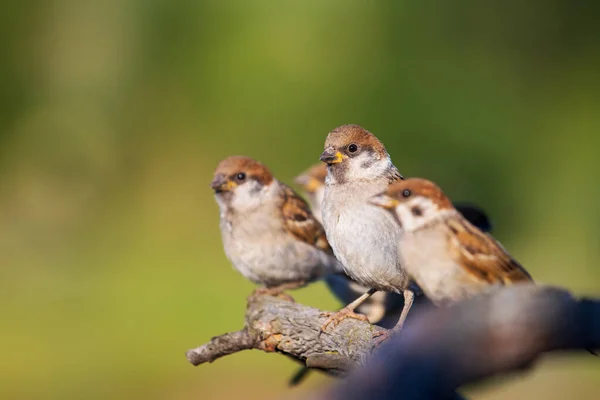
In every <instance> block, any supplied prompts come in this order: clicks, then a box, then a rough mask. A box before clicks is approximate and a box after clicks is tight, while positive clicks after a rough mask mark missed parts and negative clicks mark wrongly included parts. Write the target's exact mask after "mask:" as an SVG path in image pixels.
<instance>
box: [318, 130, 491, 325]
mask: <svg viewBox="0 0 600 400" xmlns="http://www.w3.org/2000/svg"><path fill="white" fill-rule="evenodd" d="M320 159H321V161H322V162H324V163H325V164H326V165H327V175H326V178H325V190H324V193H323V202H322V204H321V209H322V218H323V226H324V228H325V232H326V233H327V239H328V241H329V244H330V245H331V247H332V248H333V252H334V254H335V256H336V257H337V258H338V260H340V262H341V263H342V265H343V267H344V271H345V272H346V274H347V275H348V276H349V277H350V278H351V279H352V280H354V281H356V282H358V283H359V284H360V285H361V286H363V287H365V288H369V289H368V290H367V291H366V292H364V294H363V295H362V296H360V297H358V298H356V299H355V300H354V301H353V302H351V303H349V304H348V305H347V306H346V307H344V308H342V309H341V310H340V311H338V313H335V314H332V315H330V318H329V319H328V320H327V321H326V323H325V324H324V325H323V327H322V329H323V330H324V329H325V328H326V327H327V325H329V324H330V323H333V324H334V326H335V325H336V324H337V323H339V321H341V320H343V319H344V318H347V317H352V318H358V319H363V318H362V317H361V316H360V314H358V315H357V314H356V313H354V310H355V309H356V308H357V307H358V306H359V305H360V304H362V302H364V301H365V300H366V299H367V298H369V297H370V296H371V295H372V294H374V293H375V292H377V291H383V292H390V293H392V294H393V295H392V296H391V297H392V298H398V297H399V296H398V295H397V294H399V293H401V294H402V295H403V299H402V300H403V301H402V306H401V307H402V312H401V313H400V317H399V318H398V322H397V323H396V325H395V329H396V330H398V329H401V328H402V326H403V324H404V322H405V320H406V317H407V315H408V312H409V310H410V308H411V306H412V304H413V301H414V295H415V293H420V291H419V288H418V285H416V284H415V283H414V281H411V279H410V277H409V276H408V274H407V273H406V271H404V269H403V268H402V265H401V261H400V257H399V255H398V243H399V241H400V238H401V236H402V229H398V224H397V223H396V219H395V218H394V217H393V216H392V215H391V214H390V213H389V212H386V211H385V210H383V209H381V208H380V207H377V206H375V205H373V204H371V202H370V199H371V198H372V197H373V196H375V195H377V194H379V193H381V192H383V191H385V190H386V189H387V188H388V187H389V185H391V184H393V183H395V182H398V181H401V180H403V179H404V178H403V177H402V175H401V174H400V172H399V171H398V169H397V168H396V167H395V166H394V164H393V163H392V160H391V158H390V155H389V154H388V152H387V150H386V148H385V146H384V145H383V143H382V142H381V141H380V140H379V139H378V138H377V137H376V136H375V135H373V134H372V133H371V132H369V131H368V130H366V129H364V128H363V127H361V126H359V125H342V126H340V127H338V128H335V129H334V130H333V131H331V132H330V133H329V134H328V135H327V138H326V140H325V150H324V151H323V153H322V154H321V158H320ZM312 186H313V187H314V186H315V185H314V182H313V185H312ZM315 193H316V192H315ZM457 209H458V210H459V211H460V212H462V213H464V214H465V216H467V217H468V218H469V220H471V221H473V222H475V223H476V224H477V225H478V226H480V227H481V228H482V229H484V230H486V231H489V230H490V229H491V224H490V221H489V218H488V217H487V215H486V214H485V212H484V211H483V210H481V209H480V208H479V207H477V206H474V205H470V204H462V205H457ZM394 303H396V304H398V303H400V302H394Z"/></svg>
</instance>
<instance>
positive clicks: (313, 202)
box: [294, 162, 404, 324]
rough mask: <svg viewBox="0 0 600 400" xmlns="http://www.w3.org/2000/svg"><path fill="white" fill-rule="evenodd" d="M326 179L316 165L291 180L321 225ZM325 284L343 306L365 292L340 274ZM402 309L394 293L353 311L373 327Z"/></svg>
mask: <svg viewBox="0 0 600 400" xmlns="http://www.w3.org/2000/svg"><path fill="white" fill-rule="evenodd" d="M326 176H327V165H326V164H324V163H322V162H320V163H318V164H317V165H314V166H312V167H311V168H309V169H308V170H307V171H305V172H303V173H302V174H301V175H299V176H297V177H296V179H295V180H294V181H295V182H296V183H297V184H298V185H300V186H301V187H302V189H303V190H304V193H305V197H306V198H307V199H308V202H309V204H310V207H311V209H312V212H313V215H314V216H315V218H317V219H318V220H319V221H321V222H322V219H321V203H322V202H323V195H324V193H325V177H326ZM325 283H326V284H327V286H328V287H329V290H331V292H332V293H333V294H334V295H335V296H336V297H337V298H338V299H340V301H342V302H343V303H344V304H348V303H350V302H352V301H353V300H355V299H356V298H358V297H359V296H360V295H362V294H363V293H365V292H367V291H368V290H369V288H367V287H364V286H361V285H359V284H358V283H356V282H354V281H353V280H352V279H350V278H349V277H348V276H347V275H346V274H343V273H341V274H330V275H327V276H326V277H325ZM403 305H404V299H403V297H402V296H400V295H398V294H396V293H385V292H377V293H374V294H373V295H372V296H371V297H370V298H369V299H367V300H365V302H364V303H362V304H361V305H360V306H358V307H357V309H356V311H358V312H359V313H360V314H363V315H365V316H366V317H367V318H368V320H369V322H370V323H372V324H377V323H378V322H380V321H381V320H382V319H383V317H385V316H390V317H393V315H391V314H396V319H395V320H394V321H397V320H398V317H399V315H400V314H399V313H400V312H401V311H402V307H403ZM387 319H388V318H386V320H387ZM390 319H391V318H390Z"/></svg>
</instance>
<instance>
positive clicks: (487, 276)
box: [371, 178, 533, 306]
mask: <svg viewBox="0 0 600 400" xmlns="http://www.w3.org/2000/svg"><path fill="white" fill-rule="evenodd" d="M371 203H372V204H374V205H376V206H378V207H380V208H381V209H382V210H385V211H387V212H388V213H389V214H390V215H391V216H392V217H393V218H394V219H395V220H396V224H397V227H398V229H399V230H402V231H403V234H402V236H401V238H400V241H399V242H398V254H399V257H400V262H401V264H402V268H403V269H404V270H405V271H406V272H407V273H408V275H409V276H410V277H411V279H413V280H414V281H415V282H416V283H417V285H418V286H419V288H420V289H421V290H422V291H423V293H424V294H425V296H426V297H427V298H428V299H429V300H431V301H432V302H433V303H434V304H435V305H437V306H443V305H449V304H452V303H454V302H457V301H460V300H464V299H467V298H470V297H472V296H474V295H476V294H479V293H481V292H484V291H487V290H489V289H490V288H492V287H495V286H499V285H509V284H513V283H520V282H522V283H527V282H529V283H532V282H533V280H532V278H531V275H529V273H528V272H527V271H526V270H525V269H524V268H523V267H522V266H521V265H520V264H519V263H518V262H517V261H516V260H515V259H514V258H512V257H511V255H510V254H508V252H507V251H506V250H505V249H504V247H503V246H502V245H501V244H500V243H499V242H497V241H496V240H495V239H494V238H493V237H492V236H491V235H490V234H486V233H483V232H482V231H481V230H480V229H478V228H477V227H475V226H474V225H473V224H471V223H470V222H469V221H467V219H466V218H465V217H464V216H463V215H462V214H461V213H459V212H458V211H457V210H456V208H455V207H454V206H453V205H452V202H451V201H450V199H449V198H448V197H447V196H446V195H445V194H444V193H443V192H442V190H441V189H440V188H439V187H438V186H437V185H436V184H435V183H433V182H431V181H428V180H425V179H420V178H411V179H407V180H404V181H399V182H396V183H394V184H392V185H391V186H390V187H388V188H387V189H386V190H385V191H384V192H383V193H381V194H379V195H376V196H374V197H373V198H372V199H371Z"/></svg>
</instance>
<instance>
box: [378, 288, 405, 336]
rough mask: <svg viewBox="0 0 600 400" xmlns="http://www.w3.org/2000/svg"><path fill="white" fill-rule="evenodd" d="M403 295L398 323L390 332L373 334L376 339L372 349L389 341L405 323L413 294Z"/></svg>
mask: <svg viewBox="0 0 600 400" xmlns="http://www.w3.org/2000/svg"><path fill="white" fill-rule="evenodd" d="M403 294H404V307H403V308H402V313H401V314H400V319H398V322H397V323H396V325H395V326H394V328H393V329H392V330H387V331H378V332H376V333H374V334H373V338H374V339H376V340H375V345H374V347H377V346H379V345H380V344H381V343H383V342H385V341H386V340H387V339H389V337H390V336H391V335H392V333H394V332H398V331H399V330H401V329H402V327H403V326H404V322H405V321H406V317H407V316H408V312H409V311H410V308H411V307H412V305H413V302H414V300H415V293H414V292H413V291H412V290H405V291H404V292H403Z"/></svg>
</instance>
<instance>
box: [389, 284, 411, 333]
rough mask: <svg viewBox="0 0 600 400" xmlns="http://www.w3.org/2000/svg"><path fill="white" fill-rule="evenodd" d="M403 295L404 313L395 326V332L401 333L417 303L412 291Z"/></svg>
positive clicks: (406, 291)
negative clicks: (411, 309)
mask: <svg viewBox="0 0 600 400" xmlns="http://www.w3.org/2000/svg"><path fill="white" fill-rule="evenodd" d="M402 294H404V307H403V308H402V313H400V319H398V322H397V323H396V326H394V329H393V330H394V331H399V330H401V329H402V327H403V326H404V321H406V317H407V316H408V312H409V311H410V308H411V307H412V305H413V301H415V292H413V291H412V290H409V289H406V290H405V291H404V292H403V293H402Z"/></svg>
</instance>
